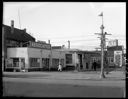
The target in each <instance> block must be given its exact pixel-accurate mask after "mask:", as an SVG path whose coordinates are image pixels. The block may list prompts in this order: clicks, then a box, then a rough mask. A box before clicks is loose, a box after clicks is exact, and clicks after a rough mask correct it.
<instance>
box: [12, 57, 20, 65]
mask: <svg viewBox="0 0 128 99" xmlns="http://www.w3.org/2000/svg"><path fill="white" fill-rule="evenodd" d="M13 67H19V58H13Z"/></svg>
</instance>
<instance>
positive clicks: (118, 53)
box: [107, 45, 123, 67]
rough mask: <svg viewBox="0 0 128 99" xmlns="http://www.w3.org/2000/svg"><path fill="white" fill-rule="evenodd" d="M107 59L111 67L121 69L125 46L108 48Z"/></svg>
mask: <svg viewBox="0 0 128 99" xmlns="http://www.w3.org/2000/svg"><path fill="white" fill-rule="evenodd" d="M107 57H108V64H109V66H116V67H121V66H122V63H123V46H121V45H120V46H119V45H117V46H111V47H109V46H108V47H107Z"/></svg>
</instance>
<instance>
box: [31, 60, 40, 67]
mask: <svg viewBox="0 0 128 99" xmlns="http://www.w3.org/2000/svg"><path fill="white" fill-rule="evenodd" d="M30 67H40V59H39V58H30Z"/></svg>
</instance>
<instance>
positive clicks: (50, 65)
mask: <svg viewBox="0 0 128 99" xmlns="http://www.w3.org/2000/svg"><path fill="white" fill-rule="evenodd" d="M48 43H49V44H50V40H48ZM50 46H51V47H50V61H49V63H50V64H49V71H50V67H52V45H51V44H50Z"/></svg>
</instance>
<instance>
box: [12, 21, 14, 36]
mask: <svg viewBox="0 0 128 99" xmlns="http://www.w3.org/2000/svg"><path fill="white" fill-rule="evenodd" d="M11 33H14V20H11Z"/></svg>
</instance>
